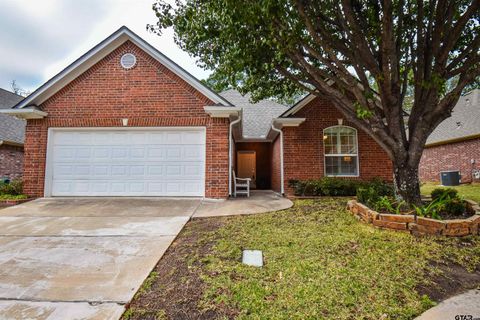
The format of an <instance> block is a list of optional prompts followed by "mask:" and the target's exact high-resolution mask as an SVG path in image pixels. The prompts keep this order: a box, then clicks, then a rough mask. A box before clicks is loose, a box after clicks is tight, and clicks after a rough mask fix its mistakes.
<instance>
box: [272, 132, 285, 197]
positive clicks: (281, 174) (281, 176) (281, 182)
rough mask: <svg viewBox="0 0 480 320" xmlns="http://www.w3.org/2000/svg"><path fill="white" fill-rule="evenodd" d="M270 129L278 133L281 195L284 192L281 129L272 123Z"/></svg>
mask: <svg viewBox="0 0 480 320" xmlns="http://www.w3.org/2000/svg"><path fill="white" fill-rule="evenodd" d="M272 130H273V131H275V132H278V133H280V137H279V139H280V193H281V194H282V195H284V194H285V190H284V187H283V131H282V130H281V129H277V128H275V126H274V125H273V124H272Z"/></svg>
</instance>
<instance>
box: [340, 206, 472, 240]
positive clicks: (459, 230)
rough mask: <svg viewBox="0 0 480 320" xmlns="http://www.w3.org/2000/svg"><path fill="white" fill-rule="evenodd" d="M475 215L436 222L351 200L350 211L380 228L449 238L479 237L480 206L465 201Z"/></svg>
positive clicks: (348, 207) (348, 208)
mask: <svg viewBox="0 0 480 320" xmlns="http://www.w3.org/2000/svg"><path fill="white" fill-rule="evenodd" d="M465 201H466V202H467V206H469V207H470V209H471V210H472V211H474V212H475V214H474V215H473V216H471V217H469V218H466V219H454V220H436V219H430V218H424V217H419V216H415V215H413V214H390V213H379V212H377V211H374V210H371V209H370V208H368V207H367V206H366V205H364V204H362V203H360V202H358V201H356V200H350V201H348V203H347V210H349V211H350V212H351V213H352V214H353V215H354V216H355V217H357V218H358V219H360V220H362V221H364V222H366V223H369V224H372V225H374V226H376V227H379V228H384V229H393V230H400V231H409V232H410V233H412V234H431V235H442V236H448V237H463V236H468V235H478V234H479V229H480V228H479V225H480V206H479V205H478V203H476V202H475V201H471V200H465Z"/></svg>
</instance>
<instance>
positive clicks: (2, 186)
mask: <svg viewBox="0 0 480 320" xmlns="http://www.w3.org/2000/svg"><path fill="white" fill-rule="evenodd" d="M22 193H23V182H22V180H12V181H10V183H0V194H9V195H20V194H22Z"/></svg>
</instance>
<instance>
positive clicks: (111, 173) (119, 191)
mask: <svg viewBox="0 0 480 320" xmlns="http://www.w3.org/2000/svg"><path fill="white" fill-rule="evenodd" d="M51 142H52V144H53V148H52V149H53V150H52V151H51V152H53V154H51V155H50V156H49V159H51V161H52V162H53V163H52V164H51V168H52V173H51V176H52V181H51V194H52V195H53V196H110V195H111V196H128V195H132V196H202V195H203V194H204V175H205V154H204V153H205V145H204V142H205V131H204V130H201V129H196V130H188V129H187V130H185V131H180V130H169V129H166V130H163V129H161V130H134V131H115V130H113V131H108V130H97V131H95V130H94V129H92V131H91V132H75V131H54V132H53V135H52V141H51ZM49 143H50V142H49ZM49 161H50V160H49Z"/></svg>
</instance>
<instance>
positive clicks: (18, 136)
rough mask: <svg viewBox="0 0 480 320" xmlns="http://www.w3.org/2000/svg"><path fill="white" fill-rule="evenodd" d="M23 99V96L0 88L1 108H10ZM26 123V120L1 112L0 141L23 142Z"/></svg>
mask: <svg viewBox="0 0 480 320" xmlns="http://www.w3.org/2000/svg"><path fill="white" fill-rule="evenodd" d="M21 100H23V97H22V96H19V95H17V94H15V93H12V92H10V91H7V90H5V89H2V88H0V109H9V108H11V107H13V106H14V105H16V104H17V103H18V102H20V101H21ZM25 124H26V122H25V120H20V119H17V118H15V117H12V116H7V115H6V114H0V141H8V142H14V143H20V144H23V141H24V140H25Z"/></svg>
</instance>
